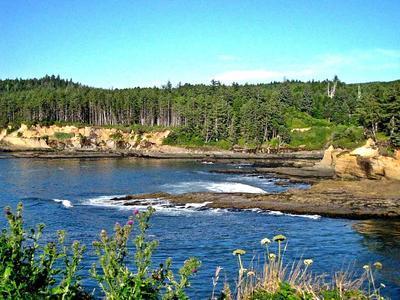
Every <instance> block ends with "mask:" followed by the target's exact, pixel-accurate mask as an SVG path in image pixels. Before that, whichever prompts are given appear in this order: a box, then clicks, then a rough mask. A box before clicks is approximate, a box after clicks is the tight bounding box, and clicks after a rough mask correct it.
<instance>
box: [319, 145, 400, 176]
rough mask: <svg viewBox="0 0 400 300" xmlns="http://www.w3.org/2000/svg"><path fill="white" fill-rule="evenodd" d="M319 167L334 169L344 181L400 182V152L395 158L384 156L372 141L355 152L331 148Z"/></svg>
mask: <svg viewBox="0 0 400 300" xmlns="http://www.w3.org/2000/svg"><path fill="white" fill-rule="evenodd" d="M318 165H319V166H320V167H326V168H332V169H334V171H335V174H336V176H337V177H339V178H344V179H383V178H384V179H389V180H400V150H396V152H395V154H394V156H393V157H389V156H384V155H382V154H381V153H380V152H379V149H378V147H377V146H376V145H375V143H374V141H373V140H372V139H369V140H368V141H367V142H366V144H365V145H364V146H362V147H359V148H356V149H354V150H353V151H348V150H342V149H335V148H334V147H333V146H330V147H329V148H328V149H327V150H326V151H325V153H324V157H323V159H322V161H321V162H320V163H319V164H318Z"/></svg>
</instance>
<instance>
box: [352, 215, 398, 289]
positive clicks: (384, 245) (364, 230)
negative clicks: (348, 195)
mask: <svg viewBox="0 0 400 300" xmlns="http://www.w3.org/2000/svg"><path fill="white" fill-rule="evenodd" d="M353 229H354V230H355V231H356V232H357V233H359V234H360V235H361V236H362V240H361V244H362V246H363V247H365V248H367V249H368V250H369V251H370V252H373V253H375V254H377V255H378V256H379V257H381V259H382V263H383V265H384V268H383V269H382V271H381V275H382V280H386V281H387V282H391V283H392V284H394V285H395V286H398V287H400V263H399V261H400V251H399V249H400V220H398V221H393V220H391V221H386V220H364V221H360V222H357V223H355V224H354V225H353ZM398 292H399V293H400V288H399V289H398Z"/></svg>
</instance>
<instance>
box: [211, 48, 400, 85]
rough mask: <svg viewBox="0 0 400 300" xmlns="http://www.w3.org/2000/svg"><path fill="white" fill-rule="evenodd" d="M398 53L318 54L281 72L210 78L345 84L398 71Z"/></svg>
mask: <svg viewBox="0 0 400 300" xmlns="http://www.w3.org/2000/svg"><path fill="white" fill-rule="evenodd" d="M399 58H400V51H399V50H393V49H370V50H363V51H351V52H348V53H345V54H337V53H329V54H324V55H319V56H316V57H314V58H313V59H311V60H310V62H309V63H308V64H304V63H299V64H297V65H295V66H288V67H286V68H282V69H274V68H260V69H240V70H229V71H225V72H221V73H219V74H216V75H215V76H214V77H213V78H214V79H216V80H219V81H221V82H223V83H232V82H239V83H245V82H250V83H257V82H268V81H274V80H276V81H281V80H282V79H283V78H285V77H286V78H288V79H300V80H311V79H316V80H323V79H326V78H331V77H333V76H334V75H338V76H339V78H342V77H345V78H344V79H345V80H347V81H357V80H358V78H361V77H362V75H364V74H365V72H367V71H369V72H372V71H385V70H392V69H396V68H397V69H400V59H399Z"/></svg>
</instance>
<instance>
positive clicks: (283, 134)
mask: <svg viewBox="0 0 400 300" xmlns="http://www.w3.org/2000/svg"><path fill="white" fill-rule="evenodd" d="M294 112H303V113H304V114H308V115H310V116H312V117H314V118H317V119H326V120H329V121H330V122H332V123H335V124H344V125H355V126H363V127H364V128H365V132H366V135H369V136H371V137H374V138H376V136H377V134H378V132H382V133H385V134H386V135H387V136H389V137H390V139H391V141H392V143H393V144H394V145H396V146H399V145H400V134H399V131H400V80H397V81H391V82H372V83H362V84H346V83H344V82H342V81H340V80H339V79H338V78H337V77H336V76H335V78H334V79H333V80H324V81H308V82H301V81H297V80H291V81H284V82H271V83H266V84H244V85H239V84H236V83H234V84H232V85H224V84H221V83H220V82H218V81H214V80H213V81H211V83H210V84H209V85H205V84H196V85H193V84H178V85H177V86H172V84H171V83H170V82H168V83H166V84H165V85H164V86H162V87H153V88H139V87H136V88H129V89H101V88H93V87H89V86H85V85H82V84H80V83H75V82H73V81H72V80H65V79H61V78H60V77H59V76H54V75H53V76H45V77H43V78H40V79H36V78H35V79H6V80H0V126H6V125H7V124H11V123H20V122H30V123H41V124H52V123H54V122H65V123H81V124H88V125H98V126H104V125H123V126H130V125H142V126H163V127H176V128H179V130H180V132H181V133H182V134H186V135H187V136H189V137H197V138H199V139H201V140H203V141H204V142H206V143H207V142H212V141H220V140H229V141H231V142H232V143H236V142H238V141H240V140H241V141H244V142H248V143H256V144H262V143H263V142H265V141H269V140H271V139H274V138H276V137H279V138H281V139H283V140H287V139H289V138H290V135H289V128H288V125H287V124H288V119H290V117H291V115H292V114H293V113H294Z"/></svg>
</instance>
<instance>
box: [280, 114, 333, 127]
mask: <svg viewBox="0 0 400 300" xmlns="http://www.w3.org/2000/svg"><path fill="white" fill-rule="evenodd" d="M285 119H286V124H287V126H288V127H289V128H308V127H314V126H317V127H329V126H332V123H330V122H329V121H328V120H325V119H316V118H313V117H312V116H310V115H309V114H307V113H304V112H300V111H297V110H289V111H288V112H287V113H286V114H285Z"/></svg>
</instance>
